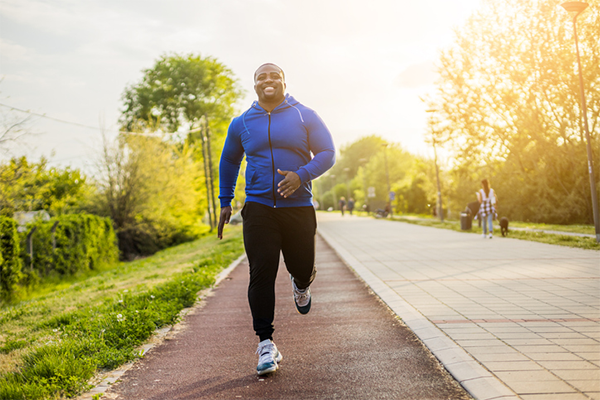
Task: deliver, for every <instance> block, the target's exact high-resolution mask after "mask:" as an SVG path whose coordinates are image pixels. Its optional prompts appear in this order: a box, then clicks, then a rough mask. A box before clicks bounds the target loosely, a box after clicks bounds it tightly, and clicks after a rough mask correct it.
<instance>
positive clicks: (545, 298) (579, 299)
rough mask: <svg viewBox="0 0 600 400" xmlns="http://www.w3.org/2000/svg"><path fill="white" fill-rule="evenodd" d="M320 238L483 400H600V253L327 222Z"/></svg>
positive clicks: (329, 217)
mask: <svg viewBox="0 0 600 400" xmlns="http://www.w3.org/2000/svg"><path fill="white" fill-rule="evenodd" d="M318 218H319V232H320V234H321V235H322V236H323V237H324V238H325V239H326V240H327V242H328V243H329V244H330V245H331V246H332V247H333V248H334V249H335V250H336V252H337V253H338V254H339V255H340V256H341V257H342V258H343V259H344V260H345V262H346V263H347V264H348V265H349V266H351V267H352V268H353V269H354V270H355V271H356V272H357V273H358V275H359V276H361V277H362V279H363V280H365V282H367V284H369V285H370V286H371V288H372V289H373V290H374V291H375V293H377V294H378V295H379V296H380V297H381V298H382V299H383V300H384V301H385V302H386V303H387V304H388V306H390V308H391V309H392V310H394V311H395V312H396V314H398V315H399V316H400V317H401V318H403V320H404V322H405V323H406V324H407V325H408V326H409V327H410V328H411V329H413V331H414V332H415V333H416V334H417V336H418V337H419V338H420V339H421V340H422V341H423V343H425V345H427V346H428V347H429V348H430V350H432V351H433V353H434V354H435V355H436V356H437V357H438V359H440V360H441V361H442V363H443V364H444V365H445V366H446V368H447V369H448V370H449V371H450V373H451V374H453V375H454V376H455V378H456V379H457V380H458V381H459V382H461V384H462V385H463V386H464V387H465V388H466V389H467V390H468V391H469V392H470V393H471V394H472V395H473V396H474V397H475V398H478V399H493V398H504V399H508V398H521V399H554V398H556V399H565V400H568V399H589V398H591V399H600V252H598V251H593V250H582V249H574V248H568V247H562V246H554V245H548V244H543V243H535V242H528V241H521V240H517V239H511V238H502V237H494V239H492V240H490V239H483V238H481V237H480V236H478V235H471V234H464V233H460V232H454V231H449V230H444V229H436V228H430V227H423V226H417V225H412V224H407V223H401V222H395V221H394V222H392V221H388V220H375V219H371V218H361V217H356V216H354V217H350V216H345V217H341V216H340V215H339V214H334V213H323V212H320V213H318Z"/></svg>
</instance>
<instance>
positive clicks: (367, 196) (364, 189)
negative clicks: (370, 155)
mask: <svg viewBox="0 0 600 400" xmlns="http://www.w3.org/2000/svg"><path fill="white" fill-rule="evenodd" d="M358 161H359V162H360V163H361V165H362V167H363V192H364V195H365V205H366V206H367V207H369V193H368V188H367V167H366V164H367V161H368V160H367V159H366V158H361V159H360V160H358Z"/></svg>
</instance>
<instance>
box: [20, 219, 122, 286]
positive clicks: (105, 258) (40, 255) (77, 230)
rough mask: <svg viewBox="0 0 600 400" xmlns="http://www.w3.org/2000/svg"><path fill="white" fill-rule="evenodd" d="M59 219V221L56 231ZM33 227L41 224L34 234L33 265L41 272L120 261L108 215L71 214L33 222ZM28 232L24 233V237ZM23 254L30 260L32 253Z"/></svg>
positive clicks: (68, 270) (69, 272) (64, 272)
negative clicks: (53, 228) (103, 216)
mask: <svg viewBox="0 0 600 400" xmlns="http://www.w3.org/2000/svg"><path fill="white" fill-rule="evenodd" d="M55 223H58V224H57V225H56V228H55V232H54V235H53V233H52V227H53V226H54V225H55ZM33 227H36V228H37V229H36V231H35V233H34V234H33V269H34V270H35V271H36V272H37V274H38V275H39V276H46V275H48V274H50V273H51V272H56V273H58V274H61V275H72V274H75V273H77V272H80V271H88V270H94V269H99V268H102V267H103V266H107V265H112V264H114V263H115V262H116V261H117V258H118V249H117V245H116V236H115V233H114V230H113V227H112V224H111V222H110V219H108V218H101V217H97V216H94V215H89V214H68V215H61V216H58V217H55V218H52V219H50V221H37V222H35V223H33V224H31V225H29V228H33ZM29 231H30V229H28V230H27V232H29ZM27 232H24V233H23V234H22V239H24V238H26V235H27ZM22 257H24V259H25V260H27V264H29V255H26V254H22Z"/></svg>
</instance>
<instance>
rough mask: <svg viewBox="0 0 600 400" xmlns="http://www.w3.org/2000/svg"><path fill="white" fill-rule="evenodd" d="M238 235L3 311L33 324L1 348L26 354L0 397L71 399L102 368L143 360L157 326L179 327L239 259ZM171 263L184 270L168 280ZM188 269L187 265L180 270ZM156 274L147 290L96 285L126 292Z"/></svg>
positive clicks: (4, 316) (1, 382)
mask: <svg viewBox="0 0 600 400" xmlns="http://www.w3.org/2000/svg"><path fill="white" fill-rule="evenodd" d="M235 232H237V233H234V234H233V235H232V234H231V233H229V236H230V237H228V238H226V239H224V240H223V241H219V242H216V239H215V238H214V237H212V236H211V237H207V238H204V239H202V240H200V241H197V242H194V243H187V244H184V245H181V246H179V247H177V248H171V249H168V250H165V251H163V252H161V253H159V254H157V255H155V256H153V257H149V258H146V259H144V260H139V261H136V262H133V263H123V264H122V265H120V266H119V267H118V268H116V269H115V270H114V271H111V270H106V271H104V273H103V274H102V275H99V276H97V277H92V278H89V279H86V280H85V281H82V282H81V283H80V284H79V285H73V286H72V287H71V288H69V289H67V290H63V291H58V292H57V291H53V292H52V294H51V295H50V296H49V297H48V298H40V299H38V300H37V301H27V302H23V303H21V304H18V305H15V306H14V307H12V308H10V309H6V310H1V311H2V313H1V314H0V321H2V323H4V324H7V323H8V321H12V323H15V322H19V321H20V320H26V321H29V323H30V324H31V325H32V326H29V327H27V328H28V329H24V328H25V327H22V328H21V329H18V330H15V331H13V333H10V335H11V336H14V337H13V338H12V339H10V340H8V341H5V342H4V344H3V346H2V347H1V348H0V349H2V350H4V351H5V352H8V353H9V355H10V352H14V351H19V352H24V353H23V354H24V355H23V356H22V358H21V359H20V361H19V363H18V364H19V367H18V369H16V370H13V371H11V372H7V373H4V374H3V375H2V376H0V398H1V399H3V400H4V399H7V400H11V399H19V400H21V399H47V398H58V397H59V396H67V397H72V396H75V395H77V394H79V393H81V392H82V391H84V390H86V389H87V388H88V385H87V382H88V381H89V379H90V378H91V377H92V376H93V374H94V373H95V372H97V371H98V370H101V369H113V368H116V367H117V366H119V365H121V364H123V363H125V362H127V361H130V360H133V359H135V358H136V357H139V356H140V353H139V350H138V346H139V345H141V344H142V343H144V342H145V341H146V340H147V339H148V338H149V337H150V336H151V335H152V334H153V332H154V331H155V330H156V329H157V328H159V327H162V326H165V325H170V324H173V323H175V322H177V321H178V320H179V315H180V314H179V313H180V311H181V309H183V308H185V307H190V306H192V305H193V304H194V303H195V302H196V300H197V293H198V292H199V291H200V290H202V289H205V288H207V287H209V286H210V285H212V284H213V283H214V278H215V275H216V273H218V272H219V271H220V270H221V269H222V268H223V267H224V266H226V265H228V264H229V263H231V262H232V261H233V260H234V259H235V258H237V257H238V256H239V254H240V253H241V252H242V242H241V230H239V229H237V230H235ZM171 262H175V264H176V265H177V266H178V267H177V268H178V269H179V270H180V271H182V272H178V273H175V274H172V275H170V276H168V279H166V280H165V276H163V275H164V274H165V273H166V272H167V269H166V268H165V265H166V264H168V263H171ZM190 264H193V266H194V267H193V271H194V272H193V271H192V268H190ZM183 266H187V267H186V268H185V269H183V270H182V269H181V267H183ZM156 271H160V272H161V273H160V274H159V275H160V276H158V277H157V276H156V275H158V274H154V276H155V277H154V278H152V279H153V280H154V283H155V284H154V285H153V286H152V287H150V288H148V287H145V286H136V287H135V289H126V290H118V291H116V292H115V291H110V290H109V289H108V288H107V287H102V288H98V285H97V282H98V279H100V280H102V281H106V282H110V283H111V284H110V285H108V286H115V285H117V286H119V287H123V286H122V285H123V284H124V283H125V282H126V281H127V280H130V279H133V280H134V281H135V282H138V283H139V280H140V278H139V277H140V275H142V276H143V275H147V276H145V280H146V282H149V281H150V277H152V275H148V274H149V273H152V272H156ZM88 281H90V282H88ZM156 282H159V283H158V284H156ZM88 283H89V284H88ZM94 283H96V284H94ZM94 296H96V297H94ZM64 297H67V298H69V299H70V300H67V301H66V302H67V303H68V304H64V305H62V304H61V306H59V307H58V308H60V311H57V310H56V308H57V305H56V303H53V302H52V301H51V300H54V299H63V298H64ZM90 298H91V299H90ZM46 308H47V309H48V310H47V312H46V311H45V309H46ZM0 326H1V325H0ZM13 326H14V325H13ZM17 326H19V325H17ZM2 334H3V335H6V334H7V333H6V331H4V332H2ZM19 335H21V336H19ZM36 337H37V338H38V339H37V342H35V340H36V339H35V338H36ZM25 338H27V339H28V340H25ZM30 338H31V339H30ZM40 341H41V343H40ZM24 342H25V343H26V344H25V343H24ZM0 353H1V351H0Z"/></svg>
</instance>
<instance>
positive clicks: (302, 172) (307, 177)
mask: <svg viewBox="0 0 600 400" xmlns="http://www.w3.org/2000/svg"><path fill="white" fill-rule="evenodd" d="M296 174H298V176H299V177H300V181H301V182H302V183H306V182H307V181H309V180H310V175H309V174H308V172H306V170H305V169H304V168H300V169H299V170H298V171H296Z"/></svg>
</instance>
